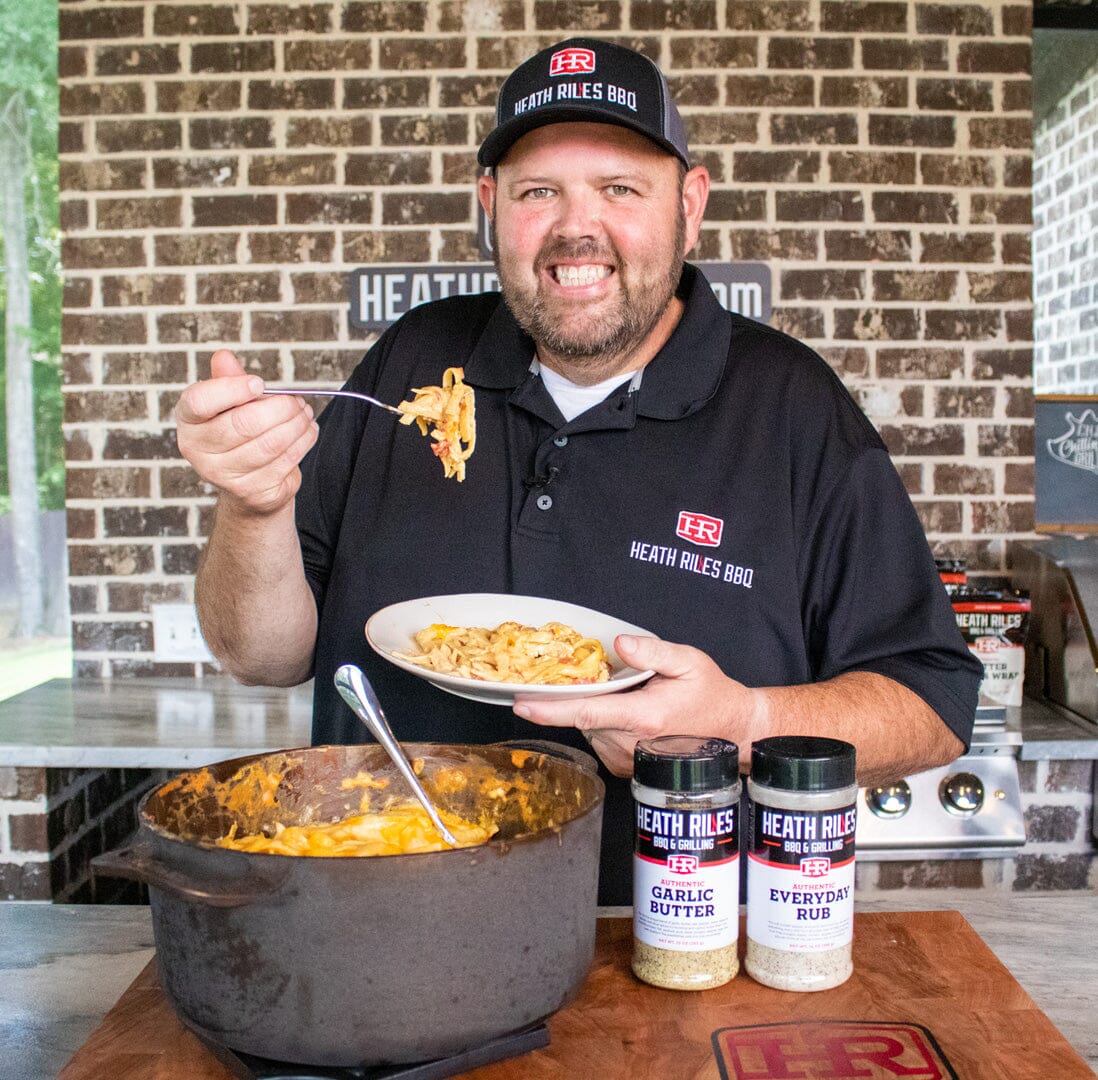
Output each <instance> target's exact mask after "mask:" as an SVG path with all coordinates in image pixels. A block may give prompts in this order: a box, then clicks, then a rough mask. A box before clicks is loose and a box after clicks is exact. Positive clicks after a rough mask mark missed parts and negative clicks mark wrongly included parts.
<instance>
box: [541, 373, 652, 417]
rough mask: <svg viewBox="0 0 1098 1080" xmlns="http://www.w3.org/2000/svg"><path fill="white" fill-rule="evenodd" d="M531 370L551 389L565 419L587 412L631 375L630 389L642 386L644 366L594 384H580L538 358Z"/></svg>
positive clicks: (551, 394)
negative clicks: (641, 377)
mask: <svg viewBox="0 0 1098 1080" xmlns="http://www.w3.org/2000/svg"><path fill="white" fill-rule="evenodd" d="M530 370H531V371H532V372H533V373H534V374H535V375H540V376H541V381H542V382H543V383H544V384H545V389H546V390H548V391H549V396H550V397H551V398H552V399H553V401H555V402H556V405H557V408H558V409H560V413H561V416H563V417H564V419H565V420H574V419H575V418H576V417H577V416H579V414H580V413H582V412H587V410H588V409H589V408H591V406H592V405H597V404H598V403H599V402H600V401H602V400H603V399H604V398H605V397H606V395H607V394H609V393H610V391H611V390H615V389H617V387H619V386H621V384H622V383H623V382H625V380H626V379H628V378H630V377H631V378H632V380H633V381H632V382H631V383H630V384H629V390H630V392H632V391H634V390H636V389H637V387H638V386H640V375H641V372H642V371H643V370H644V368H640V369H638V370H637V371H626V372H623V373H622V374H620V375H613V376H611V377H610V378H609V379H603V380H602V382H597V383H595V384H594V385H593V386H580V385H579V384H578V383H574V382H572V381H571V380H570V379H566V378H565V377H564V376H563V375H558V374H557V373H556V372H555V371H552V370H551V369H550V368H547V367H545V366H543V365H542V364H540V363H539V362H538V361H537V360H536V359H535V360H534V362H533V363H532V364H531V365H530Z"/></svg>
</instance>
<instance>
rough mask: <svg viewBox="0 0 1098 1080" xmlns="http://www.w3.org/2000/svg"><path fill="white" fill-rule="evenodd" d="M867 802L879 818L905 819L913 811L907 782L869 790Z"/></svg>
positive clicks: (898, 781)
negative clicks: (905, 815) (909, 811)
mask: <svg viewBox="0 0 1098 1080" xmlns="http://www.w3.org/2000/svg"><path fill="white" fill-rule="evenodd" d="M865 801H866V805H867V806H868V807H869V809H870V810H871V811H872V812H873V813H874V814H876V815H877V817H883V818H898V817H903V816H904V814H906V813H907V812H908V810H910V809H911V788H910V787H909V786H908V783H907V781H906V780H897V781H896V782H895V783H893V784H885V785H884V786H883V787H875V788H869V789H868V790H867V791H866V793H865Z"/></svg>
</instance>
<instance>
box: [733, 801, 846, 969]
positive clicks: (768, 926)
mask: <svg viewBox="0 0 1098 1080" xmlns="http://www.w3.org/2000/svg"><path fill="white" fill-rule="evenodd" d="M856 819H857V808H856V806H854V805H851V806H848V807H840V808H838V809H835V810H815V811H801V810H784V809H782V810H779V809H773V808H771V807H768V806H763V805H760V804H758V803H756V804H755V805H754V806H753V808H752V815H751V846H750V849H749V851H748V858H749V859H750V864H749V866H748V872H747V936H748V937H749V938H750V939H751V940H752V941H756V942H758V943H759V944H760V945H766V946H767V947H769V948H771V949H783V950H785V951H787V952H799V953H813V952H826V951H828V950H830V949H838V948H840V947H842V946H844V945H848V944H849V943H850V941H851V940H852V938H853V936H854V826H855V822H856Z"/></svg>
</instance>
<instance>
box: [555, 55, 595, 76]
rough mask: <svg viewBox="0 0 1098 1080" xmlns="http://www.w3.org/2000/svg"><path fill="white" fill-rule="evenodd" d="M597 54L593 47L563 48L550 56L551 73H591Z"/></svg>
mask: <svg viewBox="0 0 1098 1080" xmlns="http://www.w3.org/2000/svg"><path fill="white" fill-rule="evenodd" d="M594 70H595V54H594V52H593V51H592V50H591V49H561V51H560V52H555V53H553V55H552V56H551V57H550V58H549V74H550V75H591V74H592V73H593V72H594Z"/></svg>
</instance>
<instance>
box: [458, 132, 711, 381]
mask: <svg viewBox="0 0 1098 1080" xmlns="http://www.w3.org/2000/svg"><path fill="white" fill-rule="evenodd" d="M680 172H681V170H680V168H679V166H678V163H677V160H676V159H675V158H673V157H672V156H671V155H670V154H667V153H664V152H663V151H662V150H660V149H659V148H658V147H657V146H656V145H655V144H654V143H652V142H650V141H649V140H648V139H646V138H644V137H643V136H641V135H638V134H636V133H635V132H632V131H629V130H628V129H626V128H621V127H616V126H613V125H609V124H586V123H584V124H549V125H547V126H545V127H542V128H537V129H535V130H534V131H532V132H530V133H529V134H527V135H524V136H523V137H522V138H521V139H519V140H518V142H516V143H515V145H514V146H513V147H512V148H511V149H510V151H509V152H508V153H507V156H506V157H505V158H504V159H503V161H501V162H500V164H499V166H498V168H497V170H496V177H495V180H494V182H493V180H492V179H490V178H484V179H482V181H481V185H480V197H481V201H482V203H484V205H485V209H486V211H487V212H488V213H489V214H490V215H491V217H492V221H493V225H494V229H495V249H496V264H497V268H498V271H499V278H500V287H501V289H502V291H503V295H504V297H505V299H506V300H507V303H508V305H509V306H510V308H511V310H512V312H513V313H514V315H515V318H516V319H517V320H518V322H519V325H521V326H522V327H523V329H524V330H526V332H527V333H528V334H530V336H531V337H533V339H534V340H535V341H536V342H537V344H538V350H539V355H541V357H542V360H543V361H549V362H550V363H551V364H552V366H554V367H559V368H561V369H562V370H563V371H564V373H565V374H567V375H568V376H569V377H570V378H572V379H573V380H574V381H576V382H597V381H599V380H600V379H602V378H608V377H610V376H611V375H613V374H615V373H617V372H618V371H625V370H628V369H629V360H630V359H631V358H633V357H634V356H635V355H636V354H637V353H638V352H642V351H643V346H644V344H645V343H646V342H647V341H648V340H649V339H650V338H651V337H652V335H653V334H654V333H655V332H656V330H657V327H658V326H659V325H660V323H661V320H666V318H667V313H668V311H669V306H670V304H671V301H672V298H673V297H674V292H675V288H676V286H677V285H678V281H679V275H680V273H681V270H682V260H683V256H684V255H685V253H686V252H687V251H688V250H689V249H690V247H692V246H693V244H694V243H695V241H696V240H697V234H698V227H699V225H700V220H701V213H702V211H703V210H704V205H705V195H706V194H707V193H708V177H707V176H705V172H704V170H701V169H695V170H692V171H691V172H690V173H687V174H686V177H685V179H681V178H680ZM699 175H700V177H701V180H699ZM699 188H701V189H702V190H701V191H700V198H699ZM675 318H676V319H677V312H676V313H675ZM647 359H649V357H648V356H644V357H642V358H641V362H644V361H646V360H647ZM553 361H556V363H555V364H554V363H553ZM577 376H579V377H577Z"/></svg>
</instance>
